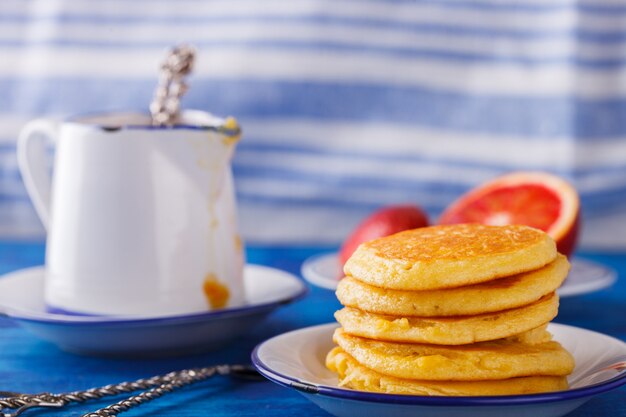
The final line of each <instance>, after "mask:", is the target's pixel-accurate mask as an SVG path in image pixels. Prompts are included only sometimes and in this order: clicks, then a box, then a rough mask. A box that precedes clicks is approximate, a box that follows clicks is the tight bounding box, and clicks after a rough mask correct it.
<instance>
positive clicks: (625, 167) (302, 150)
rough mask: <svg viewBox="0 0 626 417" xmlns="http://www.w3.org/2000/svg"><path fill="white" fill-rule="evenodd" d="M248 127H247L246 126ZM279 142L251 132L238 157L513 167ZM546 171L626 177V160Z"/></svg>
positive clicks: (489, 169)
mask: <svg viewBox="0 0 626 417" xmlns="http://www.w3.org/2000/svg"><path fill="white" fill-rule="evenodd" d="M244 128H245V126H244ZM277 142H282V143H281V144H266V143H259V142H257V141H255V139H254V133H251V134H250V136H245V137H244V140H243V141H242V142H240V143H239V144H238V145H237V148H238V154H241V153H242V152H255V153H256V152H258V153H261V154H262V153H266V154H267V153H285V154H286V155H285V157H286V158H288V157H289V156H290V155H293V154H297V155H300V156H302V155H311V156H319V157H324V158H345V159H351V160H356V159H360V160H365V161H387V162H392V163H393V162H410V163H416V164H433V163H435V164H438V165H440V166H450V167H455V168H469V169H481V170H483V171H484V172H485V173H488V174H491V175H493V176H496V175H498V174H501V173H503V172H506V171H509V170H510V169H511V164H507V163H497V162H495V163H486V162H475V161H472V160H471V159H469V158H467V159H460V158H454V157H446V156H441V157H432V158H429V157H426V156H423V155H406V154H390V153H377V152H367V151H361V150H351V151H345V150H329V149H325V148H324V147H319V148H317V147H314V146H307V145H298V144H296V143H294V142H295V141H294V140H293V139H290V138H288V137H285V138H284V139H283V140H282V141H279V140H277ZM235 160H237V154H235ZM525 168H527V169H532V168H536V166H533V165H531V164H527V165H526V166H525ZM518 169H524V166H523V165H522V166H520V167H519V168H518ZM544 170H549V171H550V172H552V173H554V174H557V175H560V176H563V177H583V176H585V175H592V174H607V175H610V174H612V175H615V174H619V173H622V172H623V173H624V175H626V161H623V163H620V164H618V165H608V164H607V163H602V165H601V166H594V167H577V166H572V167H571V168H569V169H565V170H562V169H555V168H554V167H544Z"/></svg>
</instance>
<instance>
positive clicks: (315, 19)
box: [0, 13, 626, 43]
mask: <svg viewBox="0 0 626 417" xmlns="http://www.w3.org/2000/svg"><path fill="white" fill-rule="evenodd" d="M255 21H262V22H265V23H267V22H271V23H276V24H280V23H301V24H304V23H309V24H311V23H313V24H327V25H335V26H349V27H350V26H352V27H363V28H379V29H387V30H400V31H409V32H411V33H439V34H446V35H455V36H463V37H465V36H475V37H486V38H510V39H526V40H546V39H552V40H554V39H576V40H579V41H586V42H598V43H616V42H623V41H625V40H626V31H623V30H608V31H607V30H589V29H585V28H579V27H576V28H574V29H536V30H521V29H491V28H489V27H488V25H487V23H488V22H486V26H485V27H475V26H463V25H459V24H442V23H422V22H420V23H411V22H398V21H391V20H388V19H384V18H361V17H340V16H329V15H326V14H314V13H308V14H307V16H275V15H262V16H259V15H250V16H232V15H223V16H217V15H194V16H185V17H181V16H158V15H155V16H99V15H68V14H62V13H61V14H58V15H50V16H45V15H39V16H24V15H19V14H7V13H5V14H0V23H24V24H32V23H37V24H39V23H56V24H71V23H89V24H94V25H105V26H108V25H117V24H124V25H133V26H139V25H142V24H143V25H146V24H161V25H167V24H172V25H174V24H176V25H181V24H184V25H201V26H204V25H210V24H213V23H220V24H232V23H239V22H250V23H254V22H255Z"/></svg>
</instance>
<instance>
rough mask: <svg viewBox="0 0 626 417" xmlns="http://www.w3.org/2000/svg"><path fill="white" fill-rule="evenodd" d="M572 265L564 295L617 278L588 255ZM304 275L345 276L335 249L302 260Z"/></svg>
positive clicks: (328, 284)
mask: <svg viewBox="0 0 626 417" xmlns="http://www.w3.org/2000/svg"><path fill="white" fill-rule="evenodd" d="M571 264H572V268H571V269H570V272H569V275H568V276H567V279H566V280H565V282H564V283H563V285H561V288H559V289H558V290H557V293H558V294H559V296H561V297H571V296H574V295H581V294H587V293H590V292H594V291H599V290H601V289H604V288H608V287H610V286H611V285H613V284H614V283H615V281H616V280H617V272H616V271H615V270H614V269H612V268H609V267H608V266H605V265H602V264H599V263H597V262H593V261H590V260H587V259H581V258H573V259H571ZM301 273H302V276H303V277H304V279H305V280H307V281H308V282H310V283H311V284H313V285H315V286H317V287H320V288H326V289H328V290H333V291H334V290H336V289H337V283H338V282H339V279H341V278H342V277H343V273H342V271H341V265H340V264H339V256H338V255H337V254H336V253H325V254H321V255H314V256H312V257H310V258H308V259H307V260H306V261H304V263H302V269H301Z"/></svg>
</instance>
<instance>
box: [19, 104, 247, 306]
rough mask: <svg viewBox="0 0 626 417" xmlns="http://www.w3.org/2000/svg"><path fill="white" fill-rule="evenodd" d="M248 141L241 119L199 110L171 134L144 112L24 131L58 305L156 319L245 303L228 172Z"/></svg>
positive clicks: (52, 299)
mask: <svg viewBox="0 0 626 417" xmlns="http://www.w3.org/2000/svg"><path fill="white" fill-rule="evenodd" d="M239 135H240V129H239V127H238V125H237V123H236V122H235V121H234V119H228V120H223V119H218V118H216V117H214V116H212V115H210V114H208V113H204V112H200V111H186V112H183V113H182V115H181V121H180V123H179V124H177V125H176V126H173V127H159V126H152V125H150V117H149V116H148V115H144V114H134V113H115V114H102V115H95V116H88V117H81V118H75V119H71V120H69V121H66V122H63V123H60V124H59V123H55V122H52V121H48V120H35V121H33V122H30V123H29V124H28V125H26V126H25V127H24V129H23V130H22V132H21V135H20V138H19V141H18V162H19V166H20V170H21V172H22V176H23V178H24V182H25V184H26V188H27V190H28V193H29V195H30V197H31V199H32V200H33V203H34V205H35V208H36V210H37V213H38V214H39V216H40V217H41V220H42V222H43V223H44V225H45V226H46V228H47V231H48V238H47V249H46V285H45V299H46V302H47V304H48V306H49V308H50V309H51V310H62V311H65V312H71V313H85V314H99V315H141V316H155V315H172V314H188V313H197V312H203V311H207V310H209V309H211V308H220V307H225V306H228V307H232V306H237V305H241V304H242V303H243V302H244V291H243V277H242V273H243V263H244V259H243V251H242V244H241V240H240V238H239V235H238V231H237V220H236V207H235V198H234V190H233V181H232V173H231V167H230V161H231V157H232V155H233V152H234V148H235V144H236V142H237V140H238V139H239ZM51 140H52V142H53V143H55V146H56V153H55V162H54V168H53V174H52V180H50V176H49V174H48V172H49V171H48V167H47V165H46V163H45V158H44V157H45V151H46V149H45V148H46V143H49V142H50V141H51Z"/></svg>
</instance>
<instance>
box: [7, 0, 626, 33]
mask: <svg viewBox="0 0 626 417" xmlns="http://www.w3.org/2000/svg"><path fill="white" fill-rule="evenodd" d="M27 7H28V4H25V5H20V4H19V3H18V4H16V3H7V4H5V5H3V7H2V9H1V10H2V12H3V13H14V14H21V13H23V12H24V10H25V9H26V8H27ZM31 10H32V11H35V16H40V17H51V18H54V16H55V14H57V13H63V14H66V15H71V16H85V15H86V16H93V15H96V16H109V17H129V16H131V17H132V16H134V17H140V18H143V17H146V18H150V17H155V16H167V17H183V18H184V17H197V16H207V17H210V16H229V17H230V16H258V17H260V16H287V17H288V16H301V15H310V14H314V13H319V14H323V15H326V16H333V17H343V18H364V19H374V20H376V21H389V22H395V23H412V24H418V23H429V24H431V23H432V24H445V25H450V26H454V25H463V26H464V27H473V28H484V27H485V26H486V23H488V25H487V26H488V27H490V28H492V29H504V30H528V29H532V30H549V31H554V30H567V29H571V28H573V27H579V28H587V29H594V30H599V31H611V30H622V29H623V27H624V22H625V21H626V16H625V15H624V14H622V13H616V14H609V13H606V14H600V15H593V14H592V15H585V18H584V19H580V15H579V14H578V13H577V12H576V10H572V9H557V10H550V11H545V12H543V13H536V12H532V11H530V12H529V11H525V10H523V9H522V10H510V11H502V10H498V11H496V12H495V13H494V11H493V10H490V9H466V8H448V7H445V6H439V5H437V4H434V3H429V2H425V3H420V2H416V3H410V2H407V3H395V4H393V7H390V5H389V4H386V3H384V2H369V3H368V4H367V7H363V4H362V2H361V1H358V0H354V1H336V0H299V1H284V0H264V1H257V0H238V1H230V0H223V1H211V2H197V1H195V2H184V1H177V2H176V5H175V7H173V6H172V3H169V4H168V3H167V2H154V3H147V2H132V1H131V2H129V1H124V0H109V1H98V2H93V1H89V2H87V1H85V2H82V1H78V2H73V3H71V7H68V8H63V7H62V5H61V4H59V3H57V2H51V1H48V2H46V1H40V2H37V7H34V8H32V9H31Z"/></svg>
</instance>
